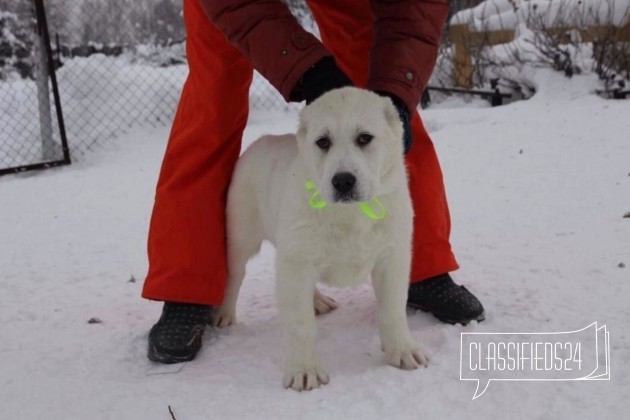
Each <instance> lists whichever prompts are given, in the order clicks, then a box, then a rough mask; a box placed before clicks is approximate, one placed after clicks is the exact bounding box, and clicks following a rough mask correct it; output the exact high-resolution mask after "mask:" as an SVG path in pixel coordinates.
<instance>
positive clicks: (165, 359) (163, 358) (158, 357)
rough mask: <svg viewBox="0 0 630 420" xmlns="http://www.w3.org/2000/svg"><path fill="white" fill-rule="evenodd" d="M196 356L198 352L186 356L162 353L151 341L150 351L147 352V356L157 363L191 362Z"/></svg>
mask: <svg viewBox="0 0 630 420" xmlns="http://www.w3.org/2000/svg"><path fill="white" fill-rule="evenodd" d="M196 356H197V352H195V353H193V354H189V355H186V356H173V355H172V354H167V353H160V352H159V351H158V350H157V349H156V348H155V346H154V345H153V344H151V343H149V351H148V352H147V357H148V358H149V360H151V361H153V362H157V363H163V364H165V365H172V364H175V363H184V362H190V361H191V360H193V359H194V358H195V357H196Z"/></svg>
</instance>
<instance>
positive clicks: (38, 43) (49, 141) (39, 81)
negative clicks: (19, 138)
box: [34, 2, 60, 161]
mask: <svg viewBox="0 0 630 420" xmlns="http://www.w3.org/2000/svg"><path fill="white" fill-rule="evenodd" d="M36 3H37V2H34V6H35V7H36V8H37V7H38V6H37V4H36ZM35 49H36V50H37V52H36V53H37V54H36V60H35V84H36V86H37V103H38V109H39V132H40V136H41V142H42V160H44V161H49V160H54V159H55V157H56V156H59V154H60V153H59V151H58V150H57V149H58V148H59V147H58V146H57V144H56V143H55V141H54V140H53V127H52V115H51V112H50V89H49V87H48V76H49V75H48V58H47V57H46V44H45V40H44V30H43V27H42V25H41V23H40V22H39V21H38V23H37V31H36V32H35Z"/></svg>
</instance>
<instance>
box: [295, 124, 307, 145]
mask: <svg viewBox="0 0 630 420" xmlns="http://www.w3.org/2000/svg"><path fill="white" fill-rule="evenodd" d="M295 137H296V138H297V141H298V144H299V143H303V142H304V139H305V138H306V121H304V118H302V117H300V120H299V122H298V129H297V133H296V134H295Z"/></svg>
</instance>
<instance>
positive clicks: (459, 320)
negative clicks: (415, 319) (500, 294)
mask: <svg viewBox="0 0 630 420" xmlns="http://www.w3.org/2000/svg"><path fill="white" fill-rule="evenodd" d="M407 307H409V308H412V309H420V310H421V311H422V312H428V313H430V314H431V315H433V316H434V317H436V318H437V319H439V320H440V321H442V322H444V323H446V324H451V325H455V324H461V325H463V326H466V325H468V324H469V323H470V322H471V321H477V322H481V321H483V320H485V319H486V313H485V311H484V312H482V313H480V314H479V315H477V316H476V317H472V318H454V317H452V316H450V315H447V314H441V313H436V312H433V311H431V310H430V309H428V308H427V307H425V306H421V305H413V304H409V303H408V304H407Z"/></svg>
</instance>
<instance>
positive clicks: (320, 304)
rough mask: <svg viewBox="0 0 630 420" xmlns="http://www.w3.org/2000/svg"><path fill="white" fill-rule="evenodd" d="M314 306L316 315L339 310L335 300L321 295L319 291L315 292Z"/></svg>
mask: <svg viewBox="0 0 630 420" xmlns="http://www.w3.org/2000/svg"><path fill="white" fill-rule="evenodd" d="M313 306H314V307H315V315H323V314H327V313H328V312H332V311H334V310H335V309H337V308H338V305H337V302H335V301H334V299H333V298H331V297H328V296H326V295H323V294H321V293H320V292H319V290H315V296H314V297H313Z"/></svg>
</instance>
